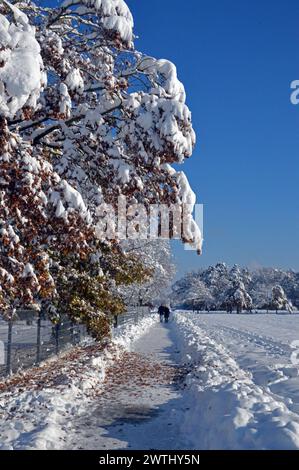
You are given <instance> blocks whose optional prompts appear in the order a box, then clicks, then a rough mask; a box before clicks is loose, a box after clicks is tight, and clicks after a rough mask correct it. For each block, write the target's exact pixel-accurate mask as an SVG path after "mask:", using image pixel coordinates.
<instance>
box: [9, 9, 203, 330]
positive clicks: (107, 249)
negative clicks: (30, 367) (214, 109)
mask: <svg viewBox="0 0 299 470" xmlns="http://www.w3.org/2000/svg"><path fill="white" fill-rule="evenodd" d="M133 40H134V35H133V18H132V15H131V12H130V10H129V8H128V7H127V5H126V4H125V2H124V1H123V0H105V1H101V0H65V1H64V2H62V3H61V4H60V5H59V6H58V7H55V8H50V7H42V6H40V5H39V4H35V3H33V2H31V1H28V0H25V1H22V2H17V1H16V2H13V4H11V3H9V2H8V1H6V0H0V309H1V311H2V312H4V315H5V316H6V317H8V318H11V317H13V316H14V314H15V311H16V309H18V308H21V307H30V308H33V307H34V308H36V309H37V310H40V309H41V308H42V309H44V310H45V311H47V312H48V313H49V315H50V316H51V318H52V319H53V321H59V320H60V318H61V315H69V316H70V317H71V319H72V320H73V321H75V322H84V323H85V324H86V325H87V327H88V329H89V331H91V332H92V333H93V334H94V335H95V336H96V337H101V336H102V335H103V334H108V330H109V322H108V319H109V316H111V315H115V314H119V313H121V312H123V311H124V309H125V300H126V298H128V297H129V296H130V295H131V296H132V295H135V294H133V293H132V292H131V291H130V289H128V286H131V285H135V286H136V285H141V284H142V283H146V284H145V285H147V286H149V285H150V284H151V282H152V281H151V279H152V278H153V275H154V274H155V275H157V266H155V265H154V263H153V261H152V259H151V257H150V256H147V255H146V254H144V252H141V251H140V249H139V251H138V249H132V250H131V249H130V248H126V247H124V246H123V245H122V243H121V241H120V239H119V238H118V236H117V235H116V236H115V238H114V239H111V240H107V239H105V238H103V237H102V236H101V234H100V230H99V227H101V226H102V225H103V224H106V225H109V223H110V221H109V214H103V212H101V211H99V206H100V205H101V204H103V203H107V204H110V207H111V206H112V207H116V206H117V203H118V199H119V196H120V195H122V196H125V197H126V201H127V204H128V205H131V206H132V205H134V204H137V203H142V204H143V205H145V207H149V206H150V205H151V204H160V203H163V204H165V205H167V206H170V205H171V204H178V205H182V204H183V203H184V201H185V200H186V199H187V200H188V199H190V197H189V198H188V195H189V194H191V195H192V194H193V193H192V191H191V188H190V186H189V184H188V182H187V179H186V177H185V176H184V174H183V173H182V172H179V171H176V170H174V169H173V168H172V167H171V164H173V163H182V162H183V161H184V159H185V158H186V157H189V156H190V155H191V154H192V149H193V146H194V143H195V134H194V131H193V128H192V123H191V114H190V111H189V109H188V107H187V106H186V103H185V91H184V87H183V85H182V83H181V82H180V81H179V80H178V78H177V73H176V68H175V66H174V65H173V64H172V63H171V62H169V61H167V60H156V59H154V58H152V57H148V56H144V55H143V54H142V53H140V52H138V51H136V50H135V49H134V43H133ZM182 183H183V184H182ZM191 210H192V208H190V211H191ZM188 220H189V223H190V227H189V228H190V230H189V231H188V230H187V233H188V234H189V235H188V236H187V237H185V239H184V241H185V242H187V243H196V244H197V246H198V249H199V250H200V245H201V238H200V233H199V230H198V229H197V226H196V224H195V222H194V221H193V219H192V217H191V212H190V217H189V218H188ZM136 232H137V234H138V226H137V228H136ZM139 248H140V247H139ZM157 250H158V248H157ZM162 251H163V249H162ZM160 274H161V275H162V273H160ZM160 274H159V275H160ZM129 292H131V293H129ZM142 296H143V297H145V295H143V294H142Z"/></svg>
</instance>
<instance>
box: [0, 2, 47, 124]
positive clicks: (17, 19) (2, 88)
mask: <svg viewBox="0 0 299 470" xmlns="http://www.w3.org/2000/svg"><path fill="white" fill-rule="evenodd" d="M4 3H5V4H6V5H7V6H8V8H9V9H10V10H11V12H12V13H13V18H14V21H13V22H10V21H9V20H8V18H6V17H5V16H4V15H2V14H0V116H5V117H9V118H12V117H13V116H15V114H16V113H17V112H18V111H19V110H21V109H22V108H23V107H24V106H26V107H29V108H32V109H35V108H36V103H37V99H38V98H39V95H40V91H41V88H42V86H43V84H44V83H45V75H44V73H43V62H42V58H41V56H40V46H39V44H38V42H37V41H36V39H35V28H34V27H32V26H30V25H29V21H28V18H27V16H26V15H25V14H24V13H22V12H21V11H20V10H19V9H18V8H16V7H15V6H13V5H10V4H9V3H8V2H4Z"/></svg>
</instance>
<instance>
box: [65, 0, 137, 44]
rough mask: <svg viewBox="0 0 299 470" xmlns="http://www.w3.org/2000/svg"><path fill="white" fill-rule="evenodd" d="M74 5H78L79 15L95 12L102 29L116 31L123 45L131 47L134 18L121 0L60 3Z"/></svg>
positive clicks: (75, 0) (88, 0)
mask: <svg viewBox="0 0 299 470" xmlns="http://www.w3.org/2000/svg"><path fill="white" fill-rule="evenodd" d="M78 5H79V6H78ZM82 5H84V6H82ZM74 6H78V7H77V8H76V12H77V14H79V15H80V14H88V13H91V14H92V13H94V12H96V13H97V14H98V15H99V17H100V18H99V19H100V23H101V24H102V25H103V27H104V29H106V30H108V31H109V32H113V33H116V34H117V35H118V36H119V38H120V39H121V40H122V41H123V43H124V45H126V46H128V47H132V41H133V26H134V20H133V16H132V14H131V12H130V10H129V8H128V6H127V4H126V3H125V2H124V1H123V0H66V1H65V2H63V4H62V7H63V8H67V7H74Z"/></svg>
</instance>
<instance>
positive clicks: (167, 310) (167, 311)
mask: <svg viewBox="0 0 299 470" xmlns="http://www.w3.org/2000/svg"><path fill="white" fill-rule="evenodd" d="M169 316H170V309H169V307H164V319H165V323H168V320H169Z"/></svg>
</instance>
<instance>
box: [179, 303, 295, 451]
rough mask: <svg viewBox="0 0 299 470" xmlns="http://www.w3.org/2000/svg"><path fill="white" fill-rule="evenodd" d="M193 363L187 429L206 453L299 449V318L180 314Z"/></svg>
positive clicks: (184, 348)
mask: <svg viewBox="0 0 299 470" xmlns="http://www.w3.org/2000/svg"><path fill="white" fill-rule="evenodd" d="M176 324H177V328H178V332H177V338H178V346H179V349H180V350H181V359H182V360H183V361H185V362H187V363H189V365H190V373H189V375H188V376H187V384H188V391H187V392H186V400H187V401H188V402H189V403H190V412H187V413H186V414H185V417H184V422H183V424H182V430H183V432H185V433H187V434H188V435H189V436H190V439H191V440H192V445H193V447H194V448H199V449H298V448H299V364H298V365H295V364H292V362H291V354H292V351H293V350H292V347H291V345H292V342H293V341H295V340H298V335H299V315H248V314H247V315H228V314H213V313H211V314H206V315H204V314H192V313H183V312H181V313H180V312H179V313H177V314H176Z"/></svg>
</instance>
